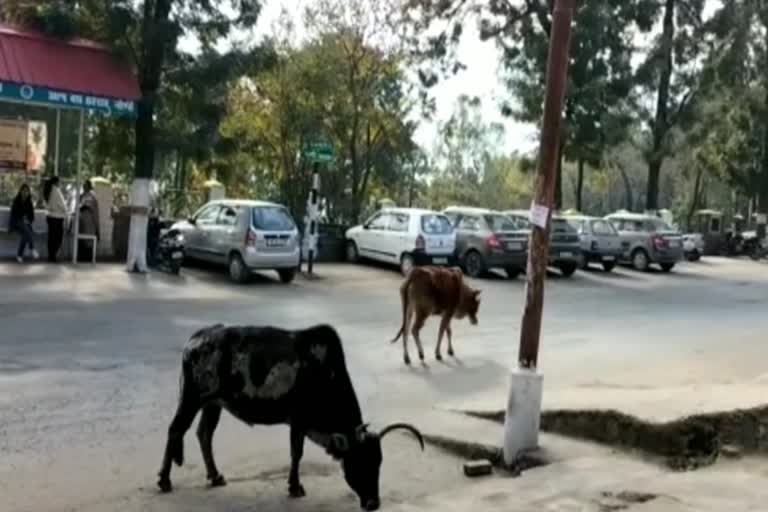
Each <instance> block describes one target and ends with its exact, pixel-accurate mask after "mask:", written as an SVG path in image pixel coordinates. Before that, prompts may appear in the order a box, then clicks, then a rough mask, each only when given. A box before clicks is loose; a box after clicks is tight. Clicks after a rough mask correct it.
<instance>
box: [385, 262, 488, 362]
mask: <svg viewBox="0 0 768 512" xmlns="http://www.w3.org/2000/svg"><path fill="white" fill-rule="evenodd" d="M480 291H481V290H474V289H472V288H470V287H469V286H467V284H466V283H465V282H464V274H463V273H462V272H461V269H459V268H455V267H454V268H445V267H414V268H413V269H412V270H411V271H410V272H409V273H408V276H407V277H406V278H405V281H403V284H402V285H401V286H400V300H401V302H402V304H403V323H402V325H401V327H400V331H399V332H398V333H397V336H395V339H393V340H392V343H395V342H396V341H397V340H398V339H400V336H402V337H403V360H404V361H405V364H408V365H409V364H411V357H410V355H409V354H408V327H409V326H410V324H411V319H412V318H413V317H414V316H416V319H415V320H414V322H413V329H412V330H411V332H412V333H413V339H414V340H416V347H417V348H418V349H419V358H420V359H421V360H422V361H424V349H423V347H422V346H421V339H420V338H419V332H420V331H421V328H422V327H424V322H426V320H427V318H428V317H429V316H431V315H438V316H440V317H441V320H440V330H439V332H438V335H437V348H435V358H437V360H438V361H441V360H442V359H443V356H442V354H441V353H440V345H441V344H442V342H443V333H446V334H447V335H448V355H449V356H453V343H452V340H451V334H452V333H451V318H458V319H461V318H464V317H465V316H468V317H469V321H470V323H471V324H472V325H477V311H478V309H479V308H480Z"/></svg>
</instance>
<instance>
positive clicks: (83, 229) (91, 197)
mask: <svg viewBox="0 0 768 512" xmlns="http://www.w3.org/2000/svg"><path fill="white" fill-rule="evenodd" d="M79 224H80V226H79V230H78V232H79V233H80V234H81V235H93V236H95V237H96V241H97V242H98V240H100V239H101V231H100V229H99V200H98V199H97V198H96V194H95V193H94V192H93V184H92V183H91V180H86V181H85V183H84V184H83V195H82V196H80V222H79ZM95 250H96V244H93V243H91V242H84V241H82V240H78V248H77V254H78V259H80V260H81V261H89V260H91V258H92V256H93V253H92V251H95Z"/></svg>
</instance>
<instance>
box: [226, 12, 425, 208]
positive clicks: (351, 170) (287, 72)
mask: <svg viewBox="0 0 768 512" xmlns="http://www.w3.org/2000/svg"><path fill="white" fill-rule="evenodd" d="M363 5H365V4H364V3H362V2H360V3H357V4H356V3H354V2H353V3H352V4H345V3H333V4H331V3H328V4H326V5H325V7H326V9H327V10H324V11H323V12H322V14H321V13H319V12H311V11H310V13H309V14H308V17H311V18H312V19H314V20H315V22H316V24H315V25H314V26H315V28H317V27H322V28H323V30H316V31H315V32H314V33H312V34H311V35H310V37H309V38H308V40H306V41H305V42H304V43H303V44H300V45H296V44H295V42H294V39H293V38H291V37H289V36H290V33H291V26H290V25H289V24H288V23H283V27H282V29H283V30H284V31H285V33H286V34H288V37H284V38H283V40H282V41H279V42H278V59H277V64H276V66H274V67H273V68H272V69H270V70H268V71H265V72H263V73H259V74H256V75H254V76H253V77H252V78H251V79H247V80H243V81H241V82H240V83H239V84H238V85H237V86H236V87H234V88H233V89H232V90H231V93H230V99H229V101H230V108H229V114H228V115H227V117H226V119H225V120H224V123H223V125H222V130H221V133H222V135H223V136H224V137H227V138H229V139H231V140H236V141H237V142H236V148H235V153H236V154H239V155H240V157H241V158H243V159H246V160H249V161H251V162H252V166H251V168H252V176H253V179H254V180H255V182H263V183H264V184H265V186H266V184H267V183H268V184H270V187H271V188H269V189H268V190H267V189H266V188H263V191H264V192H265V193H269V194H271V195H272V197H275V198H276V199H279V200H281V201H284V202H285V203H286V204H287V205H288V206H289V207H290V208H291V209H292V210H293V211H294V212H295V214H296V215H297V216H299V217H301V216H302V215H303V212H304V210H305V206H306V198H307V195H308V192H309V188H310V180H311V172H312V168H311V163H310V162H307V161H306V159H305V158H304V156H303V154H302V151H301V149H302V148H303V147H304V145H305V144H307V143H310V142H317V141H328V142H330V143H331V144H332V145H333V146H334V148H335V154H336V161H335V162H334V164H332V165H331V166H329V168H328V169H324V170H323V172H322V188H323V194H324V195H325V196H326V199H327V201H328V212H329V215H330V216H331V218H332V219H334V220H339V221H350V222H354V221H357V220H358V219H359V218H360V216H361V213H362V211H363V209H364V208H365V206H366V204H367V203H368V197H369V194H370V193H371V191H374V192H375V193H376V194H384V195H387V194H389V193H390V192H397V191H398V190H399V191H400V193H401V194H402V193H404V191H403V189H402V187H401V183H402V182H403V181H405V179H404V178H405V176H408V175H409V174H413V172H414V171H413V168H414V164H413V161H414V159H416V158H417V155H416V154H415V152H416V150H417V148H416V146H415V144H414V143H413V140H412V136H413V133H414V131H415V128H416V126H415V125H414V124H413V123H410V122H407V121H406V119H407V117H408V115H409V113H410V109H411V101H410V99H409V98H408V95H407V91H406V89H405V86H406V83H405V81H404V77H403V72H402V68H401V59H400V55H399V54H398V52H397V51H395V49H392V48H389V49H388V48H382V47H381V46H378V45H375V44H374V42H375V40H376V38H377V37H378V36H380V35H381V33H380V32H379V31H378V29H377V30H374V28H375V27H373V26H365V25H364V24H358V25H355V24H352V22H351V21H349V20H350V18H354V19H357V17H356V16H352V15H353V14H354V13H355V12H357V10H358V9H360V8H361V6H363ZM284 21H285V20H284ZM358 23H359V21H358ZM257 169H258V170H257ZM257 176H258V177H260V178H257Z"/></svg>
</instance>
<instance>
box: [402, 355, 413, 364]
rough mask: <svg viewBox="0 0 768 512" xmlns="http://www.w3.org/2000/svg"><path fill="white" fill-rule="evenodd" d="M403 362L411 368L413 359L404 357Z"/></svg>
mask: <svg viewBox="0 0 768 512" xmlns="http://www.w3.org/2000/svg"><path fill="white" fill-rule="evenodd" d="M403 362H404V363H405V364H407V365H408V366H411V358H410V357H408V356H405V357H403Z"/></svg>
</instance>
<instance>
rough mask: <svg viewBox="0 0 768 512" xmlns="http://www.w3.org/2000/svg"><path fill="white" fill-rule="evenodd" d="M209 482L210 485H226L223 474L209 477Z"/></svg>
mask: <svg viewBox="0 0 768 512" xmlns="http://www.w3.org/2000/svg"><path fill="white" fill-rule="evenodd" d="M208 480H210V482H211V487H224V486H225V485H227V481H226V480H225V479H224V475H222V474H218V475H216V476H215V477H213V478H209V479H208Z"/></svg>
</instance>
